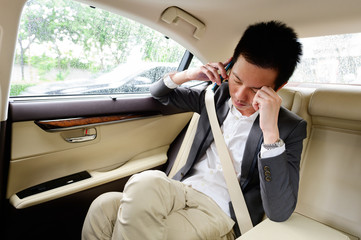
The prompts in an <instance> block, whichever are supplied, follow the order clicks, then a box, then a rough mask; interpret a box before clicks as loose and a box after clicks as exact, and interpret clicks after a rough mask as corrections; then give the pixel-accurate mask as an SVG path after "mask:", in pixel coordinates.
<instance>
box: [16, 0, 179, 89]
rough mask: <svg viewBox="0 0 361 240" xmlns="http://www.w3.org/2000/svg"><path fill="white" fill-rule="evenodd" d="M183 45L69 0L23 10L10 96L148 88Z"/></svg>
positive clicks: (37, 2)
mask: <svg viewBox="0 0 361 240" xmlns="http://www.w3.org/2000/svg"><path fill="white" fill-rule="evenodd" d="M184 52H185V49H184V48H183V47H181V46H180V45H178V44H177V43H175V42H174V41H172V40H171V39H168V38H166V37H164V36H163V35H162V34H160V33H158V32H155V31H154V30H152V29H150V28H148V27H146V26H144V25H141V24H139V23H137V22H134V21H131V20H129V19H126V18H124V17H122V16H119V15H116V14H112V13H110V12H107V11H103V10H101V9H95V8H92V7H89V6H87V5H84V4H80V3H77V2H74V1H69V0H30V1H28V2H27V3H26V6H25V8H24V10H23V14H22V18H21V24H20V29H19V35H18V42H17V49H16V57H15V63H14V70H13V76H12V85H11V96H19V95H32V96H34V95H69V94H71V95H74V94H110V93H144V92H149V85H150V84H151V83H152V82H154V81H155V80H158V79H159V78H160V77H162V76H163V75H164V74H165V73H167V72H169V71H174V70H176V68H177V67H178V65H179V62H180V60H181V59H182V56H183V54H184Z"/></svg>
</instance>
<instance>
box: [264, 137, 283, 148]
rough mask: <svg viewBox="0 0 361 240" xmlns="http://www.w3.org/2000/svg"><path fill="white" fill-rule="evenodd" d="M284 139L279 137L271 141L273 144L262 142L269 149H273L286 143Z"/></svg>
mask: <svg viewBox="0 0 361 240" xmlns="http://www.w3.org/2000/svg"><path fill="white" fill-rule="evenodd" d="M284 144H285V143H284V141H283V140H282V139H281V138H279V139H278V140H277V141H276V142H275V143H271V144H264V143H263V144H262V146H263V147H264V148H265V149H267V150H271V149H274V148H278V147H282V146H283V145H284Z"/></svg>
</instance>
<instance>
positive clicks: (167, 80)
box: [163, 74, 179, 89]
mask: <svg viewBox="0 0 361 240" xmlns="http://www.w3.org/2000/svg"><path fill="white" fill-rule="evenodd" d="M163 82H164V85H166V86H167V88H169V89H174V88H177V87H178V86H179V85H178V84H176V83H175V82H174V81H173V79H172V78H171V77H170V74H167V75H166V76H165V77H164V78H163Z"/></svg>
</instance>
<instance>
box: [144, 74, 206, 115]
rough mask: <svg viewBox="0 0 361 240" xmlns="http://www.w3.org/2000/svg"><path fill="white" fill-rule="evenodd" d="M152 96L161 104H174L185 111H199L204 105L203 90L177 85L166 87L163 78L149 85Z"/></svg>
mask: <svg viewBox="0 0 361 240" xmlns="http://www.w3.org/2000/svg"><path fill="white" fill-rule="evenodd" d="M150 93H151V94H152V97H153V98H154V99H156V100H158V101H159V102H161V103H162V104H163V105H170V106H175V107H178V108H181V109H184V110H186V111H191V112H197V113H200V112H201V109H202V106H203V105H204V91H202V90H199V89H194V88H192V89H190V88H184V87H178V88H175V89H170V88H168V87H167V86H166V85H165V84H164V82H163V80H159V81H157V82H155V83H153V84H152V85H151V87H150Z"/></svg>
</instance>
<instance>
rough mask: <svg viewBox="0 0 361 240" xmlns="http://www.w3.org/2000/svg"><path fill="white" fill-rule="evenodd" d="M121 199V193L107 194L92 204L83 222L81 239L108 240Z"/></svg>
mask: <svg viewBox="0 0 361 240" xmlns="http://www.w3.org/2000/svg"><path fill="white" fill-rule="evenodd" d="M121 199H122V193H120V192H108V193H104V194H102V195H100V196H98V197H97V198H96V199H95V200H94V201H93V202H92V204H91V205H90V207H89V210H88V213H87V216H86V218H85V220H84V225H83V231H82V239H100V236H102V237H105V238H104V239H106V238H109V239H110V237H111V235H112V228H113V226H114V223H115V221H116V219H117V214H118V209H119V207H120V204H121ZM102 239H103V238H102Z"/></svg>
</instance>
